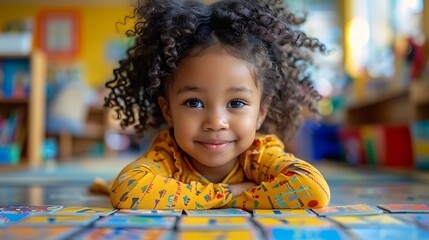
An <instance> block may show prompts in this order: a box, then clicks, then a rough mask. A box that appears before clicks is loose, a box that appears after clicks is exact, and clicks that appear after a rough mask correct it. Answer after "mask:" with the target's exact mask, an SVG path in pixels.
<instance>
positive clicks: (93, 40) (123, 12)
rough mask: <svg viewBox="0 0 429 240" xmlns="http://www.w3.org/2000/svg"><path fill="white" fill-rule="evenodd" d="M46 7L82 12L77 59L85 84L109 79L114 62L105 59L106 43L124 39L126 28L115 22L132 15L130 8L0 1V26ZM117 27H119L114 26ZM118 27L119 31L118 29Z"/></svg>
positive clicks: (36, 12)
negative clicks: (53, 5)
mask: <svg viewBox="0 0 429 240" xmlns="http://www.w3.org/2000/svg"><path fill="white" fill-rule="evenodd" d="M46 9H76V10H77V11H79V13H80V15H81V26H80V29H81V46H80V52H79V58H78V60H77V61H78V62H79V63H82V65H83V66H84V77H85V80H86V82H87V83H88V85H90V86H92V87H99V86H101V85H103V83H104V82H105V81H106V80H108V79H110V78H111V76H112V69H113V68H114V67H116V66H117V64H116V63H114V62H109V61H106V59H105V57H104V55H105V53H104V52H105V44H106V41H107V40H108V39H119V38H124V31H125V28H124V27H123V26H121V25H116V23H117V22H122V21H123V20H124V17H125V16H127V15H132V9H131V7H125V6H59V7H57V6H55V7H47V6H42V5H36V4H35V5H22V4H1V3H0V26H1V27H3V25H4V23H5V22H7V21H10V20H20V19H22V18H25V17H34V18H36V17H37V15H38V14H39V13H40V12H42V11H45V10H46ZM117 26H118V27H117ZM117 28H118V29H119V31H118V30H117Z"/></svg>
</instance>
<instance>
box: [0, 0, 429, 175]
mask: <svg viewBox="0 0 429 240" xmlns="http://www.w3.org/2000/svg"><path fill="white" fill-rule="evenodd" d="M205 2H211V1H205ZM285 2H286V4H287V5H289V7H290V9H291V11H293V12H297V15H298V16H307V21H306V22H305V23H304V24H303V25H302V28H303V29H305V31H307V32H308V34H309V35H310V36H313V37H317V38H319V39H320V40H321V41H322V42H324V43H325V44H326V45H327V47H328V49H330V50H331V53H330V54H329V55H316V56H315V59H314V63H315V65H314V67H312V68H311V69H310V72H309V74H311V75H312V76H313V79H314V85H315V87H316V89H317V90H318V91H319V92H320V93H321V95H322V96H323V99H322V100H321V101H320V103H319V110H320V112H321V115H322V119H321V120H320V121H314V120H310V119H306V121H305V123H304V125H303V128H302V129H301V130H300V132H299V133H298V135H297V136H296V137H295V138H294V139H293V140H292V141H291V142H289V143H287V148H288V151H290V152H293V153H294V154H296V155H297V156H298V157H300V158H302V159H305V160H308V161H314V162H323V161H336V162H342V163H346V164H350V165H364V166H375V167H386V168H400V169H413V170H428V169H429V61H428V56H429V43H428V37H429V24H428V23H429V0H377V1H371V0H301V1H293V0H286V1H285ZM132 4H133V2H130V1H129V0H62V1H56V0H38V1H32V0H0V171H13V170H16V169H26V168H37V167H43V166H46V165H48V164H61V163H69V162H73V161H79V160H81V159H86V160H88V159H90V161H91V159H93V160H94V161H98V162H99V161H100V159H115V161H121V159H128V158H127V157H126V156H137V155H139V154H141V153H142V152H143V151H144V150H145V149H146V148H147V146H148V144H150V141H151V136H152V135H151V134H148V136H147V137H146V138H144V139H139V138H137V137H136V136H135V135H134V134H133V132H132V129H125V130H124V129H121V128H120V127H119V126H118V123H117V121H115V120H114V119H113V118H112V116H113V114H112V113H111V112H109V111H108V110H107V109H104V108H103V102H104V101H103V98H104V96H105V94H106V89H105V87H104V83H105V82H106V81H108V80H110V79H112V70H113V68H115V67H117V65H118V60H119V59H121V58H123V57H124V54H125V51H126V48H127V46H129V45H130V44H131V43H132V41H133V39H131V38H127V37H126V35H125V32H126V31H127V30H128V29H130V28H131V27H132V21H127V22H124V16H131V15H132V14H133V13H132Z"/></svg>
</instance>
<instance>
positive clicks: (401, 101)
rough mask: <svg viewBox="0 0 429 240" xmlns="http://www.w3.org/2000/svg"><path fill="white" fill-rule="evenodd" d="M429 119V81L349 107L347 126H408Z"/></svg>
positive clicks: (382, 94) (414, 83)
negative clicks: (380, 124) (378, 124)
mask: <svg viewBox="0 0 429 240" xmlns="http://www.w3.org/2000/svg"><path fill="white" fill-rule="evenodd" d="M425 119H429V81H427V82H423V81H421V82H412V83H411V84H410V86H409V88H403V89H395V90H392V91H388V92H384V93H380V94H378V95H377V97H374V98H370V99H368V100H366V101H363V102H359V103H354V104H351V105H349V107H348V108H347V110H346V125H348V126H352V127H355V126H360V125H364V124H374V123H375V124H377V123H384V124H409V123H411V122H413V121H420V120H425Z"/></svg>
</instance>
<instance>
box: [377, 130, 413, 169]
mask: <svg viewBox="0 0 429 240" xmlns="http://www.w3.org/2000/svg"><path fill="white" fill-rule="evenodd" d="M382 131H383V141H384V148H385V149H383V150H384V157H385V159H382V160H381V162H382V163H383V165H384V166H388V167H409V168H411V167H413V166H414V162H413V150H412V141H411V133H410V128H409V127H408V126H407V125H385V126H382Z"/></svg>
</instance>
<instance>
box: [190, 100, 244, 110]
mask: <svg viewBox="0 0 429 240" xmlns="http://www.w3.org/2000/svg"><path fill="white" fill-rule="evenodd" d="M183 105H185V106H187V107H189V108H203V107H204V104H203V102H202V101H201V100H199V99H197V98H190V99H187V100H185V102H184V103H183ZM246 105H247V104H246V103H245V102H244V101H241V100H232V101H230V102H229V103H228V104H227V105H226V108H242V107H244V106H246Z"/></svg>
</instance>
